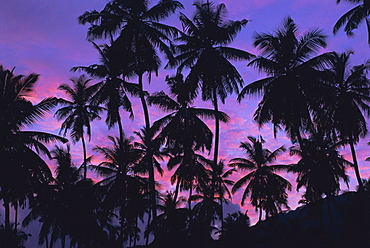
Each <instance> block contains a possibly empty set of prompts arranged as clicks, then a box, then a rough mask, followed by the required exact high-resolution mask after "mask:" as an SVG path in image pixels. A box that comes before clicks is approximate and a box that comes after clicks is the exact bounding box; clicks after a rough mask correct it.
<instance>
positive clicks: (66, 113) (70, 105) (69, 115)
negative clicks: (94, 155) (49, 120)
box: [55, 75, 104, 179]
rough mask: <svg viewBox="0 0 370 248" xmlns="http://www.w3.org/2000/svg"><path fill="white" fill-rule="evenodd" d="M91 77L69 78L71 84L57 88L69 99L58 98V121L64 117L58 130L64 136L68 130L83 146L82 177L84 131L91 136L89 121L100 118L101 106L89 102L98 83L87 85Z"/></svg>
mask: <svg viewBox="0 0 370 248" xmlns="http://www.w3.org/2000/svg"><path fill="white" fill-rule="evenodd" d="M90 80H91V79H87V78H86V77H85V76H84V75H81V76H80V77H79V78H73V79H71V81H72V83H73V86H72V87H71V86H70V85H68V84H61V85H60V86H59V87H58V89H59V90H62V91H64V93H65V94H66V95H67V96H68V97H69V98H70V100H67V99H63V98H59V99H58V102H59V104H61V105H62V106H64V107H62V108H60V109H58V110H57V111H56V112H55V116H56V118H57V119H58V121H60V120H62V119H64V121H63V123H62V126H61V129H60V132H63V135H64V136H65V135H66V133H67V131H69V130H70V136H71V138H72V140H73V141H74V142H78V141H79V140H81V143H82V148H83V158H84V160H83V164H82V167H83V169H84V178H85V179H86V176H87V152H86V142H85V133H86V134H87V136H88V138H89V139H90V138H91V125H90V122H91V121H93V120H95V119H100V118H101V117H100V115H99V114H100V112H102V111H103V109H104V108H103V107H100V106H97V105H94V104H91V103H90V102H91V100H92V97H93V96H94V94H95V93H96V92H97V91H98V90H99V87H100V85H99V84H95V85H91V86H89V85H88V84H89V82H90Z"/></svg>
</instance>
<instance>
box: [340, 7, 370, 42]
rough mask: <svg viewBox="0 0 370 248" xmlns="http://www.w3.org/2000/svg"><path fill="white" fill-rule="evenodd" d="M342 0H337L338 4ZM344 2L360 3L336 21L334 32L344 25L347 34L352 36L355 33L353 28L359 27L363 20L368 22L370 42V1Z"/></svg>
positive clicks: (369, 39) (369, 38) (369, 40)
mask: <svg viewBox="0 0 370 248" xmlns="http://www.w3.org/2000/svg"><path fill="white" fill-rule="evenodd" d="M340 2H341V0H337V4H338V3H340ZM343 2H349V3H351V4H359V5H357V6H356V7H354V8H353V9H351V10H349V11H348V12H347V13H345V14H344V15H343V16H341V17H340V18H339V20H338V21H337V22H336V23H335V25H334V27H333V33H334V34H336V33H337V32H338V31H339V29H340V28H342V27H344V32H346V34H347V36H349V37H352V36H353V35H354V33H353V30H355V29H357V28H358V26H359V25H360V24H361V23H362V22H364V21H365V22H366V26H367V30H368V43H369V44H370V21H369V18H368V17H369V15H370V3H369V1H368V0H343Z"/></svg>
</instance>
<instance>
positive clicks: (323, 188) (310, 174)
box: [290, 133, 351, 203]
mask: <svg viewBox="0 0 370 248" xmlns="http://www.w3.org/2000/svg"><path fill="white" fill-rule="evenodd" d="M303 142H304V145H305V148H306V149H307V153H308V156H307V157H304V156H303V157H302V149H301V148H300V147H299V145H295V146H293V147H291V148H290V154H291V155H299V156H301V159H300V160H299V161H298V163H297V164H295V165H293V166H292V167H291V168H290V171H292V172H295V173H298V176H297V190H299V189H300V188H301V187H302V186H304V187H305V188H306V192H305V193H304V195H303V198H304V199H303V201H301V202H305V203H310V202H314V201H316V200H320V199H322V196H323V195H326V196H328V197H330V196H335V195H337V194H338V192H339V190H340V184H339V182H340V180H343V181H344V182H345V183H346V184H347V185H348V182H349V179H348V176H347V175H346V173H345V168H346V167H347V166H350V165H351V163H350V162H348V161H347V160H345V159H344V158H343V157H342V156H341V155H339V153H338V148H340V147H341V146H343V143H341V142H340V143H334V142H333V141H331V140H330V139H327V138H324V137H322V136H321V135H319V134H318V133H313V134H311V137H310V139H304V140H303Z"/></svg>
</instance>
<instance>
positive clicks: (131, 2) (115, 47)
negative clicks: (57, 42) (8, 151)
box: [79, 0, 182, 218]
mask: <svg viewBox="0 0 370 248" xmlns="http://www.w3.org/2000/svg"><path fill="white" fill-rule="evenodd" d="M148 5H149V1H148V0H114V1H111V2H109V3H108V4H106V6H105V7H104V9H103V10H102V11H101V12H98V11H96V10H94V11H90V12H89V11H87V12H85V13H84V14H83V15H81V16H80V17H79V22H80V23H81V24H86V23H90V24H91V26H90V28H89V31H88V34H87V35H88V37H89V38H92V39H95V38H110V39H111V40H112V50H111V52H112V53H113V54H115V56H117V57H119V58H120V60H121V64H122V66H123V68H125V67H126V68H130V70H131V72H132V75H135V76H137V77H138V87H139V91H140V94H139V95H140V100H141V104H142V106H143V111H144V118H145V128H146V129H147V130H149V128H150V120H149V112H148V107H147V104H146V101H145V96H146V94H147V93H146V92H145V91H144V87H143V75H144V73H146V72H147V73H148V74H149V75H150V74H151V73H152V72H156V73H157V72H158V69H159V67H160V65H161V61H160V58H159V56H158V52H157V49H159V50H160V51H161V52H164V53H165V55H166V56H167V57H168V58H170V59H171V58H172V53H171V49H170V48H169V47H168V45H167V44H166V43H169V42H170V37H171V36H174V35H176V34H177V32H178V31H177V29H176V28H174V27H171V26H168V25H165V24H163V23H160V22H159V21H162V20H164V19H166V18H167V17H169V16H170V15H171V14H172V13H174V12H175V11H176V10H177V9H178V8H182V4H181V3H180V2H178V1H174V0H161V1H160V2H159V3H158V4H156V5H154V6H153V7H151V8H149V6H148ZM117 33H119V35H118V37H117V38H116V39H115V40H114V38H115V36H117V35H116V34H117ZM125 76H130V75H125ZM147 143H148V144H150V142H149V141H147ZM150 150H151V148H150V147H149V152H150ZM151 157H152V156H149V158H151ZM150 164H151V163H150ZM149 180H150V182H149V183H150V188H151V199H152V215H153V218H155V217H156V210H155V208H156V196H155V178H154V168H152V167H151V168H149Z"/></svg>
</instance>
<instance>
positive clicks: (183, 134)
mask: <svg viewBox="0 0 370 248" xmlns="http://www.w3.org/2000/svg"><path fill="white" fill-rule="evenodd" d="M166 81H167V83H168V85H169V87H170V90H171V94H172V96H173V97H174V98H175V99H173V98H171V97H170V96H168V95H166V94H165V93H164V92H159V93H155V94H153V95H152V96H149V97H148V102H149V104H151V105H156V106H157V107H158V108H160V109H162V110H164V111H166V112H170V111H173V112H172V113H170V114H168V115H166V116H164V117H162V118H161V119H159V120H157V121H155V122H154V123H153V128H155V129H159V128H161V131H160V133H159V136H160V137H161V138H164V139H165V147H166V149H167V150H168V152H169V153H170V154H172V156H173V157H172V158H171V159H170V161H169V163H168V164H167V167H168V168H169V169H170V170H172V169H173V168H174V167H175V166H177V165H178V166H179V167H178V169H177V170H176V172H175V174H174V175H173V177H172V179H171V183H175V182H176V181H177V182H176V190H175V196H174V200H175V201H176V199H177V196H178V193H179V190H190V189H191V188H192V184H193V181H194V180H196V178H198V179H200V178H206V177H207V176H206V175H205V170H204V167H203V165H201V164H202V162H200V160H199V159H201V157H200V155H197V154H195V151H202V152H203V151H205V150H207V151H210V149H211V146H212V136H213V135H212V132H211V130H210V129H209V128H208V126H207V125H206V124H205V123H204V122H203V120H202V119H210V118H212V119H215V118H218V119H219V120H221V121H223V122H227V121H228V120H229V117H228V116H227V115H226V114H225V113H224V112H220V111H218V112H216V111H214V110H209V109H204V108H195V107H192V106H191V104H192V103H193V99H194V97H195V95H193V94H192V92H191V91H189V87H190V86H191V85H189V84H188V83H186V82H184V81H183V77H182V75H180V74H178V75H176V76H174V77H167V79H166ZM201 118H202V119H201ZM202 168H203V169H202Z"/></svg>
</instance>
